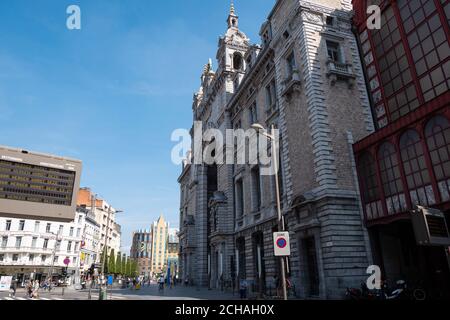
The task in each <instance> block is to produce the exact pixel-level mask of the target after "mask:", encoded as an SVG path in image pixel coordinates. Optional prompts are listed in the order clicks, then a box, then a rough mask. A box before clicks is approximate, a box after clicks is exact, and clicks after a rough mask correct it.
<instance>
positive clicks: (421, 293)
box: [413, 288, 427, 301]
mask: <svg viewBox="0 0 450 320" xmlns="http://www.w3.org/2000/svg"><path fill="white" fill-rule="evenodd" d="M413 297H414V300H417V301H423V300H425V299H426V298H427V293H426V292H425V290H423V289H420V288H419V289H414V291H413Z"/></svg>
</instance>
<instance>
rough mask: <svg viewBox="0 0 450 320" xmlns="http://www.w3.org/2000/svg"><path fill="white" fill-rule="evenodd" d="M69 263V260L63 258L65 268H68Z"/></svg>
mask: <svg viewBox="0 0 450 320" xmlns="http://www.w3.org/2000/svg"><path fill="white" fill-rule="evenodd" d="M69 263H70V259H69V258H65V259H64V264H65V265H66V266H68V265H69Z"/></svg>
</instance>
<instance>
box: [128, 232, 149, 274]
mask: <svg viewBox="0 0 450 320" xmlns="http://www.w3.org/2000/svg"><path fill="white" fill-rule="evenodd" d="M151 254H152V233H151V232H150V231H148V230H139V231H136V232H133V243H132V245H131V251H130V257H131V258H132V259H134V260H135V261H137V265H138V273H139V275H141V276H145V277H149V276H150V275H151V257H152V256H151Z"/></svg>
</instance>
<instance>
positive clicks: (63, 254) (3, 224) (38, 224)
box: [0, 215, 83, 283]
mask: <svg viewBox="0 0 450 320" xmlns="http://www.w3.org/2000/svg"><path fill="white" fill-rule="evenodd" d="M82 234H83V219H79V216H78V215H77V218H76V220H75V221H74V222H70V223H62V222H55V221H46V220H32V219H16V218H8V217H0V274H2V275H3V274H4V275H14V276H16V277H17V279H18V280H19V283H23V282H24V281H25V280H27V279H30V278H35V279H39V280H41V281H42V280H43V279H45V278H46V277H48V274H50V273H51V272H52V271H51V270H52V269H53V275H54V276H56V275H60V274H61V273H62V269H63V268H64V267H66V266H67V267H68V268H67V274H68V275H70V276H71V277H73V278H74V276H75V274H76V273H77V269H78V267H79V263H80V261H79V257H80V247H81V241H82ZM66 258H67V259H68V261H69V263H68V265H66V264H65V263H64V261H65V260H66Z"/></svg>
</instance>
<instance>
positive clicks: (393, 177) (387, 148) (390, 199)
mask: <svg viewBox="0 0 450 320" xmlns="http://www.w3.org/2000/svg"><path fill="white" fill-rule="evenodd" d="M378 159H379V162H380V174H381V182H382V184H383V192H384V196H385V199H386V206H387V209H388V214H394V213H399V212H402V211H405V210H406V201H405V194H404V193H403V184H402V179H401V175H400V167H399V164H398V160H397V153H396V151H395V147H394V146H393V145H392V144H391V143H389V142H385V143H383V145H382V146H381V147H380V150H379V151H378Z"/></svg>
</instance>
